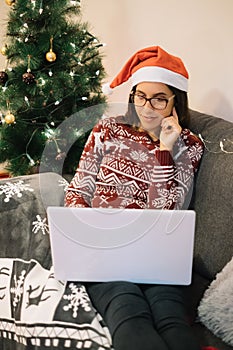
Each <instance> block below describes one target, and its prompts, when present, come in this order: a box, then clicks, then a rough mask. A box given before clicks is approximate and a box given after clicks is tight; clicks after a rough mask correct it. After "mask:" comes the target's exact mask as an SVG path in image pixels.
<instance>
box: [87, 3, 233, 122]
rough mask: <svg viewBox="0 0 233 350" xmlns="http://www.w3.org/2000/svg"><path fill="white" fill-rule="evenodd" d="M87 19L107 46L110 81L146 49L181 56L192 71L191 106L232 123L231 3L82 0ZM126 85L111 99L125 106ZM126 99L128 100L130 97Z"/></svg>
mask: <svg viewBox="0 0 233 350" xmlns="http://www.w3.org/2000/svg"><path fill="white" fill-rule="evenodd" d="M81 4H82V12H83V19H84V20H86V21H88V22H89V23H90V25H91V30H92V33H93V34H95V35H97V36H98V37H99V39H100V40H102V42H104V43H106V44H107V46H106V47H105V48H104V50H103V53H104V54H105V58H104V64H105V67H106V70H107V73H108V75H109V77H108V78H109V80H110V81H111V79H112V78H113V77H114V76H115V75H116V74H117V73H118V72H119V70H120V69H121V67H122V66H123V64H124V63H125V61H126V60H127V59H128V58H129V57H130V56H131V55H132V54H134V52H136V51H137V50H138V49H141V48H143V47H146V46H151V45H160V46H162V47H163V48H164V49H165V50H167V51H169V52H170V53H173V54H174V55H177V56H180V57H181V58H182V59H183V61H184V63H185V65H186V67H187V69H188V71H189V73H190V83H189V101H190V107H191V108H193V109H196V110H199V111H203V112H206V113H210V114H215V115H217V116H221V117H223V118H225V119H228V120H231V121H233V45H232V35H233V19H232V14H233V0H176V1H175V0H166V1H162V0H140V1H136V0H98V1H96V0H82V1H81ZM128 92H129V87H128V85H127V86H124V87H123V85H122V86H121V87H119V88H117V91H116V92H114V94H113V95H112V96H111V97H110V101H116V102H124V101H126V100H127V98H128V96H127V95H128ZM126 96H127V97H126Z"/></svg>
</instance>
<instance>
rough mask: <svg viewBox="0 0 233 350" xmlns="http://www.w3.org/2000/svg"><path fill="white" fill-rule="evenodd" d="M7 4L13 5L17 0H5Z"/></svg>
mask: <svg viewBox="0 0 233 350" xmlns="http://www.w3.org/2000/svg"><path fill="white" fill-rule="evenodd" d="M5 2H6V4H7V5H9V6H12V5H13V4H14V3H15V0H5Z"/></svg>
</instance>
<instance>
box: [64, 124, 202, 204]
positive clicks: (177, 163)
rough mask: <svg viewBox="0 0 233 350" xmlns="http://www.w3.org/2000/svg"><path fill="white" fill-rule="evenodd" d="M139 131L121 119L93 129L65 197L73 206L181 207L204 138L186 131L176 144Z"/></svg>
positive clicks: (190, 182)
mask: <svg viewBox="0 0 233 350" xmlns="http://www.w3.org/2000/svg"><path fill="white" fill-rule="evenodd" d="M159 146H160V145H159V140H157V141H153V140H152V139H151V137H150V136H149V135H148V134H147V133H146V132H141V131H138V130H135V129H134V128H132V127H131V126H130V125H127V124H125V123H124V122H123V119H122V117H117V118H106V119H102V120H100V121H99V123H98V124H97V125H96V126H95V127H94V128H93V130H92V132H91V134H90V136H89V138H88V140H87V143H86V145H85V148H84V151H83V153H82V156H81V158H80V162H79V166H78V169H77V171H76V174H75V176H74V178H73V180H72V181H71V183H70V185H69V187H68V189H67V192H66V195H65V205H66V206H69V207H102V208H143V209H144V208H153V209H180V208H181V207H182V205H183V203H184V200H185V196H186V194H187V193H188V191H189V190H190V188H191V186H192V182H193V177H194V173H195V172H196V170H197V168H198V165H199V162H200V159H201V156H202V153H203V144H202V142H201V141H200V140H199V139H198V138H197V137H196V136H195V135H193V134H192V133H191V132H190V131H189V130H188V129H183V130H182V132H181V135H180V137H179V139H178V140H177V142H176V144H175V145H174V148H173V154H171V153H170V152H169V151H160V149H159Z"/></svg>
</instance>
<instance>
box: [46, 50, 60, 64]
mask: <svg viewBox="0 0 233 350" xmlns="http://www.w3.org/2000/svg"><path fill="white" fill-rule="evenodd" d="M56 58H57V56H56V54H55V52H53V51H52V50H50V51H49V52H47V53H46V60H47V61H49V62H54V61H56Z"/></svg>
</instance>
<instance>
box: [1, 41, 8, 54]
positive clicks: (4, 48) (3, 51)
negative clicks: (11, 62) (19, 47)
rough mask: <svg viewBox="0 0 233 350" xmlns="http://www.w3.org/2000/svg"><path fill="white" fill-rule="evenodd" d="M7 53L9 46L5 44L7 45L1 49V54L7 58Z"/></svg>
mask: <svg viewBox="0 0 233 350" xmlns="http://www.w3.org/2000/svg"><path fill="white" fill-rule="evenodd" d="M6 51H7V45H6V44H5V45H3V46H2V48H1V54H2V55H3V56H6Z"/></svg>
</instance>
